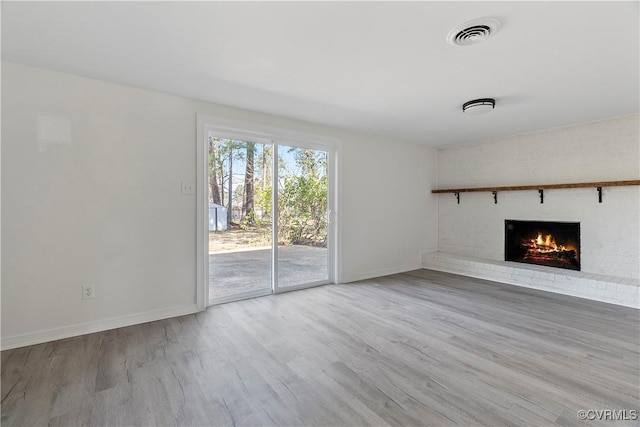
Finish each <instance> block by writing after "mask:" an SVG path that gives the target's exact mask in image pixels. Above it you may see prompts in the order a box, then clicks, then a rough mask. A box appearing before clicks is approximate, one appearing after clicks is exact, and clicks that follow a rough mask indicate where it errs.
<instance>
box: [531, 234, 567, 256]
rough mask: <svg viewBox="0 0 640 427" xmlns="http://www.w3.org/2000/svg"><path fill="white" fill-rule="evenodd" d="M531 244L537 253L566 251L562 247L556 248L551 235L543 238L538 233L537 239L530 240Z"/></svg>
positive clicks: (556, 245)
mask: <svg viewBox="0 0 640 427" xmlns="http://www.w3.org/2000/svg"><path fill="white" fill-rule="evenodd" d="M531 243H532V244H533V247H534V248H535V249H537V250H538V252H553V251H556V252H557V251H565V250H567V248H566V247H565V246H564V245H559V246H558V244H556V241H555V240H554V238H553V236H552V235H551V234H547V235H545V236H543V235H542V233H540V232H538V237H537V238H535V239H531Z"/></svg>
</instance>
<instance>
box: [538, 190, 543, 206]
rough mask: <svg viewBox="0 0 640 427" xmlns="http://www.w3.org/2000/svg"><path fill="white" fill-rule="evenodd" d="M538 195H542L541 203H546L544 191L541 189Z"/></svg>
mask: <svg viewBox="0 0 640 427" xmlns="http://www.w3.org/2000/svg"><path fill="white" fill-rule="evenodd" d="M538 193H540V203H544V190H543V189H542V188H541V189H540V190H538Z"/></svg>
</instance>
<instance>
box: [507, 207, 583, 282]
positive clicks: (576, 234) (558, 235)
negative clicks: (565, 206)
mask: <svg viewBox="0 0 640 427" xmlns="http://www.w3.org/2000/svg"><path fill="white" fill-rule="evenodd" d="M504 242H505V243H504V259H505V261H515V262H523V263H527V264H537V265H546V266H549V267H559V268H567V269H570V270H580V223H579V222H553V221H518V220H511V219H507V220H505V233H504Z"/></svg>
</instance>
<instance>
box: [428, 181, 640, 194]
mask: <svg viewBox="0 0 640 427" xmlns="http://www.w3.org/2000/svg"><path fill="white" fill-rule="evenodd" d="M627 185H640V179H635V180H629V181H603V182H576V183H572V184H538V185H512V186H505V187H476V188H447V189H443V190H431V192H432V193H470V192H479V191H491V192H497V191H525V190H546V189H553V188H587V187H591V188H594V187H595V188H598V187H623V186H627Z"/></svg>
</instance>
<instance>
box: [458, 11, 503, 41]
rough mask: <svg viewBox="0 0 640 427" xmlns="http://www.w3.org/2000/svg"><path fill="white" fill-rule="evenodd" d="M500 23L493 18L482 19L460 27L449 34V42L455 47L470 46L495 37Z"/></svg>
mask: <svg viewBox="0 0 640 427" xmlns="http://www.w3.org/2000/svg"><path fill="white" fill-rule="evenodd" d="M499 28H500V23H499V22H498V21H497V20H496V19H493V18H480V19H474V20H473V21H469V22H465V23H464V24H462V25H458V26H457V27H456V28H454V29H453V30H451V31H449V34H447V42H448V43H449V44H452V45H454V46H469V45H472V44H476V43H480V42H483V41H485V40H486V39H488V38H489V37H491V36H493V35H494V34H495V33H496V32H497V31H498V29H499Z"/></svg>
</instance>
